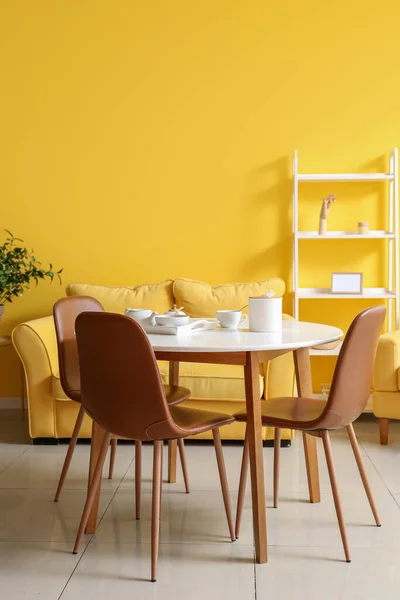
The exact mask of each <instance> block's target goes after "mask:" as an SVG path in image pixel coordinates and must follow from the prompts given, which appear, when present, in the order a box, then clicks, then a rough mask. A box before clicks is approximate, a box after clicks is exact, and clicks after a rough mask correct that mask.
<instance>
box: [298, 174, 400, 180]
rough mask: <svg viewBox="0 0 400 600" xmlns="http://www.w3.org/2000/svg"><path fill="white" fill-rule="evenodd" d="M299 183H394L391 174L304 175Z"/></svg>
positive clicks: (301, 175) (299, 176)
mask: <svg viewBox="0 0 400 600" xmlns="http://www.w3.org/2000/svg"><path fill="white" fill-rule="evenodd" d="M297 179H298V181H393V180H394V175H392V174H390V173H302V174H300V173H299V174H298V175H297Z"/></svg>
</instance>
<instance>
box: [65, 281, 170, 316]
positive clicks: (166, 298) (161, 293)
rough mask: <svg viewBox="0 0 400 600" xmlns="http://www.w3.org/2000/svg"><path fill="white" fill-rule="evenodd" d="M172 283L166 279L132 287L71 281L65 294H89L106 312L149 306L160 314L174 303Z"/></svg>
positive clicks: (119, 311) (118, 311)
mask: <svg viewBox="0 0 400 600" xmlns="http://www.w3.org/2000/svg"><path fill="white" fill-rule="evenodd" d="M172 283H173V282H172V281H171V280H166V281H162V282H161V283H149V284H143V285H136V286H133V287H109V286H105V285H90V284H85V283H71V284H70V285H69V286H68V287H67V296H91V297H92V298H95V299H96V300H98V301H99V302H100V304H101V305H102V306H103V307H104V310H105V311H107V312H116V313H121V314H122V313H123V312H124V310H125V309H126V308H151V310H155V311H157V312H158V313H160V314H161V313H164V312H166V311H167V310H169V309H170V308H172V305H173V304H174V297H173V295H172Z"/></svg>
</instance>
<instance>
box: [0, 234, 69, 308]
mask: <svg viewBox="0 0 400 600" xmlns="http://www.w3.org/2000/svg"><path fill="white" fill-rule="evenodd" d="M5 232H6V233H7V234H8V237H7V238H6V241H5V242H4V244H2V245H0V319H1V316H2V314H3V313H4V304H5V303H6V302H12V301H13V300H14V298H17V297H18V296H22V294H23V293H24V292H25V291H26V290H29V288H30V286H31V283H32V281H34V282H35V283H36V285H37V284H38V283H39V280H40V279H45V278H48V279H50V280H51V281H53V279H54V277H57V278H58V280H59V281H60V284H61V277H60V273H61V272H62V269H60V270H59V271H54V270H53V265H52V264H50V265H49V269H48V270H45V269H42V268H40V267H41V263H40V262H39V261H38V260H37V259H36V257H35V256H34V255H33V250H31V251H29V250H28V249H27V248H24V247H22V246H21V245H20V244H19V243H22V240H21V239H20V238H16V237H14V236H13V234H12V233H11V231H8V229H5Z"/></svg>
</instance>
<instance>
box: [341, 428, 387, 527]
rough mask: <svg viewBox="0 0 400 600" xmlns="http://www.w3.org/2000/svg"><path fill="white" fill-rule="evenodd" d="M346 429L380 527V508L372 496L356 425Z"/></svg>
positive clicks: (376, 521)
mask: <svg viewBox="0 0 400 600" xmlns="http://www.w3.org/2000/svg"><path fill="white" fill-rule="evenodd" d="M346 429H347V434H348V436H349V439H350V443H351V447H352V448H353V452H354V457H355V459H356V463H357V467H358V470H359V472H360V476H361V480H362V482H363V485H364V489H365V493H366V494H367V498H368V502H369V505H370V507H371V510H372V514H373V515H374V519H375V523H376V525H377V527H380V526H381V521H380V518H379V515H378V510H377V508H376V505H375V501H374V498H373V496H372V491H371V487H370V485H369V481H368V478H367V473H366V472H365V468H364V463H363V460H362V457H361V453H360V448H359V446H358V441H357V438H356V434H355V433H354V427H353V425H352V424H350V425H347V427H346Z"/></svg>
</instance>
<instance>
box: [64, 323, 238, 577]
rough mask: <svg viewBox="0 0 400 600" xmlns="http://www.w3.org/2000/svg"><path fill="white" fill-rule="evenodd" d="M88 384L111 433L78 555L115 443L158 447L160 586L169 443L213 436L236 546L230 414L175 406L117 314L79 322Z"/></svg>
mask: <svg viewBox="0 0 400 600" xmlns="http://www.w3.org/2000/svg"><path fill="white" fill-rule="evenodd" d="M76 338H77V342H78V350H79V362H80V367H81V381H82V404H83V406H84V407H85V410H86V411H87V413H88V414H90V416H91V417H92V418H93V419H94V420H95V421H96V423H98V425H99V426H100V427H102V428H103V429H104V430H105V431H106V434H105V437H104V441H103V444H102V447H101V450H100V453H99V457H98V461H97V464H96V467H95V470H94V474H93V478H92V481H91V484H90V489H89V491H88V497H87V500H86V504H85V508H84V511H83V514H82V519H81V522H80V526H79V530H78V534H77V538H76V542H75V547H74V553H76V552H77V550H78V546H79V542H80V539H81V537H82V534H83V532H84V529H85V527H86V524H87V521H88V517H89V514H90V511H91V508H92V505H93V501H94V498H95V496H96V493H97V492H98V488H99V485H100V483H101V474H102V470H103V465H104V460H105V456H106V453H107V448H108V446H109V444H110V440H111V439H113V437H115V436H118V437H123V438H130V439H135V440H141V441H154V452H153V489H152V526H151V545H152V552H151V580H152V581H155V580H156V570H157V558H158V543H159V521H160V505H161V485H162V475H161V468H162V449H163V441H164V440H171V439H178V440H182V439H183V438H185V437H187V436H191V435H196V434H199V433H203V432H205V431H209V430H212V432H213V437H214V445H215V451H216V455H217V463H218V469H219V476H220V480H221V487H222V494H223V500H224V504H225V511H226V516H227V519H228V525H229V531H230V535H231V539H232V541H234V540H235V539H236V537H235V531H234V523H233V518H232V511H231V503H230V496H229V490H228V484H227V478H226V472H225V464H224V459H223V454H222V446H221V437H220V433H219V427H221V426H222V425H227V424H229V423H232V422H233V421H234V418H233V417H231V416H228V415H226V414H218V413H213V412H209V411H204V410H196V409H193V408H186V407H182V406H170V405H169V404H168V402H167V398H166V395H165V389H164V386H163V385H162V381H161V377H160V372H159V370H158V367H157V361H156V358H155V355H154V352H153V349H152V347H151V345H150V342H149V340H148V338H147V336H146V334H145V333H144V331H143V329H142V328H141V327H140V325H138V324H137V323H136V322H135V321H133V320H132V319H129V318H128V317H125V316H123V315H117V314H112V313H95V312H92V313H83V314H81V315H79V316H78V318H77V320H76Z"/></svg>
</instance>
